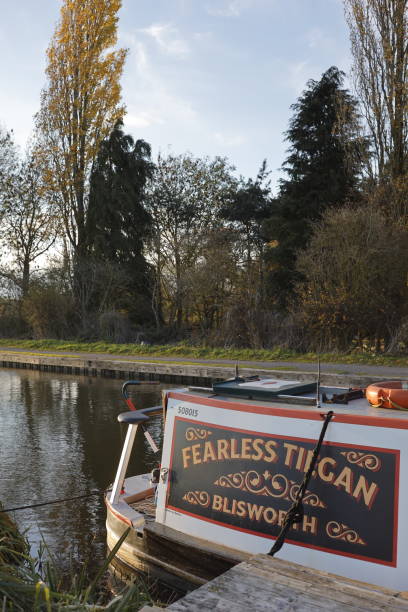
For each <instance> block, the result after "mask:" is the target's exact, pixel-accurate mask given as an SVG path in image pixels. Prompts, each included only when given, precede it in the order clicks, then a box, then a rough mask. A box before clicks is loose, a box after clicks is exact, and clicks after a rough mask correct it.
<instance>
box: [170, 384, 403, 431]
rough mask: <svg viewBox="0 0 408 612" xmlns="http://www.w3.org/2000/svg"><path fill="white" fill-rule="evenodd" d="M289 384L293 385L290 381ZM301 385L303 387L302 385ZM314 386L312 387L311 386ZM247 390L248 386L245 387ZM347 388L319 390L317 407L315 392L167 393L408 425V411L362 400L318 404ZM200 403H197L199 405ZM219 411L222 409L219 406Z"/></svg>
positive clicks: (197, 389)
mask: <svg viewBox="0 0 408 612" xmlns="http://www.w3.org/2000/svg"><path fill="white" fill-rule="evenodd" d="M290 382H293V381H290ZM302 384H304V383H302ZM314 384H316V383H314ZM245 389H248V386H247V387H245ZM348 389H349V388H348V387H347V388H345V387H336V386H326V385H324V386H321V387H320V391H321V395H320V407H317V406H316V392H309V393H302V394H301V395H286V393H285V392H282V393H281V394H279V396H276V395H272V396H271V397H270V398H269V399H265V397H263V398H256V397H253V398H250V397H249V396H248V395H247V396H246V397H245V396H237V395H233V394H230V393H229V390H228V388H224V389H222V388H218V390H215V389H210V388H205V387H188V388H183V389H172V390H171V391H170V397H175V396H177V398H178V399H182V398H181V395H183V396H185V398H183V399H185V400H186V401H192V402H194V400H195V399H196V400H197V403H207V401H203V400H209V402H208V403H211V405H213V404H214V400H216V403H217V405H219V404H223V403H226V404H228V403H232V404H240V405H241V406H242V405H244V406H248V407H253V406H261V407H265V408H266V407H270V408H271V411H272V409H277V408H278V409H279V410H280V411H288V413H290V412H291V411H299V410H301V411H302V412H304V411H307V412H310V414H311V415H312V414H316V413H324V412H328V411H329V410H333V412H334V413H335V414H339V415H351V416H358V417H368V418H370V419H372V418H382V419H390V418H391V419H398V420H404V421H406V422H407V424H408V410H407V411H405V410H393V409H388V408H376V407H374V406H372V405H371V404H370V403H369V402H368V400H367V399H366V398H365V397H361V398H359V399H352V400H349V402H348V403H347V404H338V403H331V402H327V401H326V402H325V401H322V394H323V393H325V394H326V396H327V397H328V398H330V397H331V396H332V395H333V394H341V393H342V392H344V391H347V390H348ZM200 399H201V401H200ZM220 407H222V406H220Z"/></svg>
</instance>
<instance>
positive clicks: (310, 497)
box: [289, 482, 327, 508]
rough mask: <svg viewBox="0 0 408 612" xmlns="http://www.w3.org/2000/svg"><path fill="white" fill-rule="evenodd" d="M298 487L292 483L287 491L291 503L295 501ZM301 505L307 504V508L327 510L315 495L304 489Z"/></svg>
mask: <svg viewBox="0 0 408 612" xmlns="http://www.w3.org/2000/svg"><path fill="white" fill-rule="evenodd" d="M299 487H300V485H299V484H298V483H297V482H296V483H292V485H291V487H290V490H289V497H290V499H291V501H296V496H297V494H298V491H299ZM303 503H304V504H308V505H309V506H313V508H327V506H326V504H325V503H324V502H323V501H322V500H321V499H320V497H319V496H318V495H317V494H316V493H312V492H311V491H308V490H307V489H306V492H305V495H304V497H303Z"/></svg>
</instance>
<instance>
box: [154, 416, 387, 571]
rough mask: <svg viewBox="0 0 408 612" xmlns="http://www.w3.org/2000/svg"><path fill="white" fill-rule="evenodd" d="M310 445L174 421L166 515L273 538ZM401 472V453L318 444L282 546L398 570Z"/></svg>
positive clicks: (307, 458)
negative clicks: (299, 509)
mask: <svg viewBox="0 0 408 612" xmlns="http://www.w3.org/2000/svg"><path fill="white" fill-rule="evenodd" d="M194 416H195V415H194ZM315 444H316V440H311V439H307V438H300V437H290V436H282V435H270V434H266V433H257V432H253V431H247V430H242V429H235V428H232V427H231V428H230V427H226V426H218V425H214V424H210V423H205V422H197V420H191V419H189V418H187V416H186V417H184V416H177V417H176V418H175V420H174V429H173V441H172V452H171V465H170V478H169V483H168V489H167V501H166V507H167V508H168V509H171V510H175V511H177V512H181V513H185V514H187V515H190V516H193V517H197V518H200V519H201V520H205V521H209V522H212V523H216V524H220V525H222V526H225V527H228V528H230V529H236V530H238V531H243V532H246V533H252V534H254V535H259V536H261V537H264V538H265V537H266V538H270V539H275V538H276V537H277V535H278V534H279V531H280V529H281V526H282V524H283V521H284V518H285V515H286V513H287V511H288V510H289V508H290V507H291V505H292V504H293V502H294V500H295V498H296V494H297V491H298V489H299V486H300V484H301V482H302V480H303V477H304V474H305V472H306V471H307V470H308V467H309V465H310V461H311V457H312V454H313V449H314V447H315ZM398 471H399V451H398V450H395V449H385V448H374V447H367V446H357V445H347V444H340V443H337V442H336V443H334V442H326V443H324V445H323V447H322V450H321V453H320V457H319V460H318V462H317V465H316V468H315V470H314V472H313V474H312V478H311V480H310V482H309V487H308V490H307V491H306V494H305V497H304V500H303V502H304V516H303V519H302V521H301V522H300V523H298V524H295V525H294V526H293V527H292V529H291V530H290V531H289V533H288V536H287V542H290V543H292V544H296V545H298V546H306V547H310V548H315V549H318V550H323V551H326V552H330V553H334V554H338V555H344V556H350V557H355V558H358V559H361V560H365V561H370V562H374V563H381V564H384V565H389V566H394V567H395V565H396V555H397V551H396V542H397V509H398Z"/></svg>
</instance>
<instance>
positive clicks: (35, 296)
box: [22, 286, 75, 339]
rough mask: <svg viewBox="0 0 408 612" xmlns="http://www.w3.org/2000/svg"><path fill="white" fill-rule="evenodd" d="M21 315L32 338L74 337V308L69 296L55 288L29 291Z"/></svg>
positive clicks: (48, 287)
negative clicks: (28, 327)
mask: <svg viewBox="0 0 408 612" xmlns="http://www.w3.org/2000/svg"><path fill="white" fill-rule="evenodd" d="M22 315H23V318H24V320H25V321H26V323H27V324H28V325H29V326H30V328H31V331H32V335H33V337H34V338H39V339H41V338H57V339H61V338H67V337H68V338H69V337H73V336H74V335H75V306H74V301H73V298H72V296H71V295H69V294H67V293H60V292H59V291H58V290H57V289H56V288H55V287H52V286H45V287H36V288H33V289H30V291H29V293H28V294H27V296H26V297H25V298H24V299H23V303H22Z"/></svg>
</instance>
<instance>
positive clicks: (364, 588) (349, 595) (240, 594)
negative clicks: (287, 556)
mask: <svg viewBox="0 0 408 612" xmlns="http://www.w3.org/2000/svg"><path fill="white" fill-rule="evenodd" d="M407 582H408V579H407ZM167 609H168V610H171V611H172V612H187V611H188V612H206V611H211V612H221V611H222V612H224V611H225V612H226V611H228V610H231V611H234V612H248V611H250V610H253V611H259V612H264V611H265V612H272V611H273V612H275V611H276V612H311V611H312V610H313V611H319V610H321V611H323V610H324V611H331V612H367V611H368V610H369V611H370V612H380V611H382V612H401V611H406V612H408V594H407V593H398V592H393V591H391V590H389V589H384V588H382V587H377V586H374V585H368V584H365V583H361V582H356V581H353V580H349V579H347V578H342V577H340V576H335V575H333V574H328V573H326V572H319V571H317V570H312V569H310V568H307V567H303V566H301V565H297V564H295V563H289V562H287V561H282V560H280V559H273V558H272V557H269V556H267V555H256V556H254V557H252V558H251V559H249V560H248V561H244V562H243V563H240V564H239V565H236V566H235V567H233V568H232V569H230V570H229V571H227V572H225V573H224V574H222V575H221V576H218V578H215V580H212V581H211V582H208V583H207V584H205V585H204V586H202V587H200V588H198V589H196V590H195V591H192V592H191V593H189V594H188V595H186V596H185V597H183V598H182V599H179V600H178V601H177V602H175V603H174V604H172V605H171V606H169V607H168V608H167Z"/></svg>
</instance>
